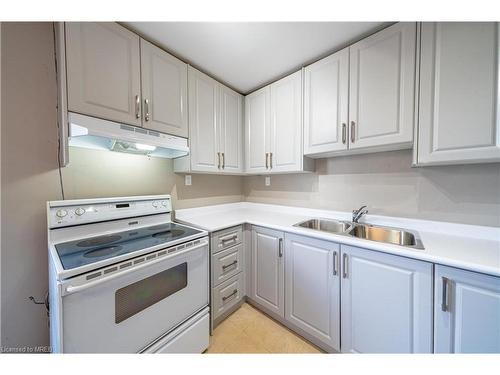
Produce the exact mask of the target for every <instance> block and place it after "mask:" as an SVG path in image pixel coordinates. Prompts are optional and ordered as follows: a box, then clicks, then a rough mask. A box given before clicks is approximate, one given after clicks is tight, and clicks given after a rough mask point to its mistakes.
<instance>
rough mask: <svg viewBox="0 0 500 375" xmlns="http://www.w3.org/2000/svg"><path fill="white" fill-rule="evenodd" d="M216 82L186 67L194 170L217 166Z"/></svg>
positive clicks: (209, 168)
mask: <svg viewBox="0 0 500 375" xmlns="http://www.w3.org/2000/svg"><path fill="white" fill-rule="evenodd" d="M218 92H219V90H218V83H217V81H215V80H214V79H212V78H210V77H209V76H207V75H206V74H203V73H202V72H200V71H198V70H196V69H194V68H191V67H189V127H190V148H191V168H192V170H193V171H201V172H203V171H205V172H215V171H218V170H219V158H218V157H217V152H218V150H219V137H218V130H217V117H218V113H217V108H218Z"/></svg>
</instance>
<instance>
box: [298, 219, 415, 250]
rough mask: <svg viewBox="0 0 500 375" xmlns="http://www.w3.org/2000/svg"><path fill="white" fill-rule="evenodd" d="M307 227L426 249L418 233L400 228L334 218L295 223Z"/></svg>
mask: <svg viewBox="0 0 500 375" xmlns="http://www.w3.org/2000/svg"><path fill="white" fill-rule="evenodd" d="M294 227H302V228H307V229H313V230H318V231H321V232H329V233H334V234H340V235H345V236H350V237H356V238H361V239H364V240H370V241H376V242H384V243H389V244H393V245H399V246H405V247H409V248H413V249H418V250H424V246H423V244H422V241H421V240H420V237H419V235H418V233H416V232H413V231H409V230H406V229H400V228H391V227H382V226H378V225H371V224H364V223H363V224H361V223H353V222H350V221H339V220H332V219H310V220H306V221H303V222H300V223H297V224H295V225H294Z"/></svg>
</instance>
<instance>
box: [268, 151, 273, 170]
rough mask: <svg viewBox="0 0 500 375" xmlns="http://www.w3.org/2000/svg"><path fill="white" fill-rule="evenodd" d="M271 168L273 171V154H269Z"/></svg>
mask: <svg viewBox="0 0 500 375" xmlns="http://www.w3.org/2000/svg"><path fill="white" fill-rule="evenodd" d="M269 167H270V169H273V153H272V152H270V153H269Z"/></svg>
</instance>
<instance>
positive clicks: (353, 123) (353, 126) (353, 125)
mask: <svg viewBox="0 0 500 375" xmlns="http://www.w3.org/2000/svg"><path fill="white" fill-rule="evenodd" d="M355 127H356V123H355V122H354V121H351V143H354V140H355V139H356V132H355Z"/></svg>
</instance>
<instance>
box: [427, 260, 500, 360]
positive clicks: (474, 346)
mask: <svg viewBox="0 0 500 375" xmlns="http://www.w3.org/2000/svg"><path fill="white" fill-rule="evenodd" d="M435 277H436V279H435V282H434V285H435V295H434V301H435V302H434V351H435V352H436V353H500V278H499V277H494V276H488V275H483V274H479V273H475V272H470V271H464V270H459V269H456V268H451V267H445V266H440V265H436V273H435Z"/></svg>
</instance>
